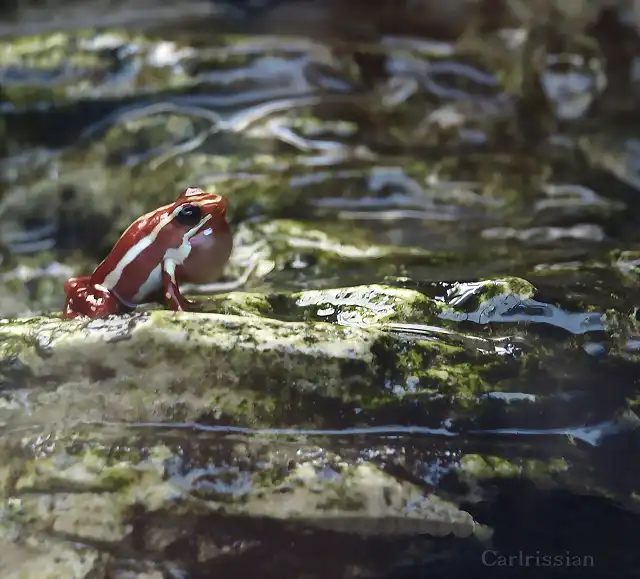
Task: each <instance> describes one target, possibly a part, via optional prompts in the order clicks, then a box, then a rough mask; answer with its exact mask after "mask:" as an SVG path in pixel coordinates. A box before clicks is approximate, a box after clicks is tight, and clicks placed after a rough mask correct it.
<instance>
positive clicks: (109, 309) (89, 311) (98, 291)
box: [63, 276, 126, 318]
mask: <svg viewBox="0 0 640 579" xmlns="http://www.w3.org/2000/svg"><path fill="white" fill-rule="evenodd" d="M88 278H89V276H83V277H76V278H72V279H70V280H68V281H67V282H65V284H64V293H65V294H66V296H67V299H66V302H65V304H64V310H63V315H64V317H65V318H75V317H76V316H81V315H82V316H88V317H90V318H104V317H106V316H110V315H113V314H119V313H123V312H124V311H126V309H125V308H124V307H123V305H122V304H121V303H120V301H119V300H118V298H116V297H115V296H114V295H113V294H112V293H111V292H110V291H109V290H108V289H107V288H103V287H101V286H99V285H95V284H91V283H89V281H88Z"/></svg>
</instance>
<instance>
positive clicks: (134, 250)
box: [102, 205, 199, 290]
mask: <svg viewBox="0 0 640 579" xmlns="http://www.w3.org/2000/svg"><path fill="white" fill-rule="evenodd" d="M166 207H168V206H166ZM182 207H183V205H178V207H176V208H175V209H174V210H173V211H172V212H171V213H170V214H169V215H166V216H165V217H163V218H162V219H160V221H158V224H157V225H156V226H155V227H154V228H153V229H152V230H151V233H149V234H148V235H145V236H144V237H143V238H142V239H140V240H139V241H138V242H136V243H135V244H134V245H132V246H131V247H130V248H129V249H128V250H127V252H126V253H125V254H124V255H123V256H122V259H121V260H120V261H119V262H118V263H117V264H116V266H115V267H114V268H113V269H112V270H111V271H110V272H109V273H108V274H107V276H106V277H105V278H104V281H103V282H102V285H103V286H104V287H106V288H108V289H110V290H113V288H115V287H116V286H117V285H118V282H119V281H120V278H121V277H122V272H123V271H124V270H125V268H126V267H127V266H128V265H130V264H131V263H133V262H134V261H135V259H136V258H137V257H138V256H139V255H140V254H141V253H142V252H143V251H144V250H145V249H147V247H149V246H150V245H151V244H153V243H154V242H155V240H156V239H157V238H158V235H160V232H161V231H162V230H163V229H164V228H165V227H166V226H167V225H169V223H171V222H172V221H173V219H174V218H175V216H176V215H177V214H178V213H179V212H180V211H181V209H182ZM164 209H165V207H161V208H160V209H156V211H154V212H153V213H156V212H158V211H162V210H164ZM133 225H135V223H134V224H132V225H130V226H129V228H131V227H133ZM197 227H199V224H198V225H197V226H196V228H197ZM129 228H128V229H127V231H128V230H129ZM127 231H125V232H124V233H123V234H122V236H123V237H124V236H125V235H126V234H127ZM189 231H191V230H189ZM188 234H189V232H187V235H188ZM182 244H183V245H184V239H183V243H182ZM150 273H151V272H150ZM145 284H146V281H145Z"/></svg>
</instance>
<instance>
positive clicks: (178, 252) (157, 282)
mask: <svg viewBox="0 0 640 579" xmlns="http://www.w3.org/2000/svg"><path fill="white" fill-rule="evenodd" d="M174 213H175V212H174ZM209 219H211V215H207V216H205V217H204V219H201V220H200V221H199V222H198V224H197V225H195V226H194V227H192V228H191V229H189V231H187V232H186V233H185V234H184V235H183V236H182V243H181V244H180V245H179V246H178V247H170V248H169V249H167V251H166V252H165V254H164V259H163V262H162V264H158V265H157V266H156V267H155V268H154V269H153V270H151V271H150V272H149V277H147V279H146V280H145V281H144V282H143V283H142V285H141V286H140V289H139V290H138V293H137V294H136V296H135V298H134V301H135V302H140V301H141V300H142V299H144V298H146V297H147V296H149V295H150V294H152V293H154V292H155V290H158V289H160V288H161V287H162V270H163V269H165V270H166V272H167V273H168V274H169V277H170V278H171V281H172V282H173V284H174V285H176V277H175V275H176V273H175V272H176V267H177V266H178V265H182V264H183V263H184V262H185V260H186V259H187V257H189V254H190V253H191V238H192V237H193V236H194V235H195V234H196V232H197V231H198V230H199V229H200V228H201V227H202V226H203V225H204V224H205V223H206V222H207V221H209Z"/></svg>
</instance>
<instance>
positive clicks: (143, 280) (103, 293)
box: [64, 187, 233, 318]
mask: <svg viewBox="0 0 640 579" xmlns="http://www.w3.org/2000/svg"><path fill="white" fill-rule="evenodd" d="M226 208H227V203H226V201H225V199H224V198H223V197H220V195H215V194H213V193H205V192H204V191H203V190H202V189H198V188H196V187H190V188H189V189H187V190H186V191H185V192H184V193H181V194H180V196H179V197H178V199H177V200H176V201H175V202H173V203H172V204H170V205H165V206H164V207H159V208H158V209H156V210H154V211H151V212H150V213H147V214H146V215H143V216H142V217H139V218H138V219H136V221H134V222H133V223H132V224H131V225H130V226H129V228H128V229H127V230H126V231H125V232H124V233H123V234H122V237H120V239H119V240H118V241H117V242H116V244H115V245H114V247H113V249H112V250H111V253H109V255H108V256H107V257H106V258H105V260H104V261H103V262H102V263H101V264H100V265H99V266H98V267H97V268H96V270H95V271H94V272H93V273H92V274H91V275H85V276H81V277H74V278H71V279H70V280H68V281H67V282H66V283H65V284H64V292H65V294H66V295H67V301H66V303H65V306H64V316H65V317H67V318H73V317H75V316H78V315H85V316H89V317H90V318H102V317H105V316H109V315H111V314H119V313H124V312H128V311H131V310H132V309H133V308H135V307H136V306H137V305H139V304H143V303H149V302H152V301H157V302H160V303H165V304H167V305H168V307H169V308H171V309H172V310H176V311H182V310H186V309H188V306H190V305H193V303H192V302H190V301H188V300H187V299H185V298H184V297H183V296H182V295H181V293H180V288H179V285H178V284H179V283H196V284H203V283H209V282H213V281H215V280H216V279H217V278H218V277H219V276H220V274H221V273H222V270H223V268H224V266H225V264H226V263H227V261H228V260H229V257H230V255H231V250H232V249H233V238H232V236H231V231H230V229H229V225H228V223H227V220H226V217H225V216H226Z"/></svg>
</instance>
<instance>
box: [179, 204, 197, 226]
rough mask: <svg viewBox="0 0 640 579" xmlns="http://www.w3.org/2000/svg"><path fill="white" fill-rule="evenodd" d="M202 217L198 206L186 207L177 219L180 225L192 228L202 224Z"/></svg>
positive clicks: (181, 210)
mask: <svg viewBox="0 0 640 579" xmlns="http://www.w3.org/2000/svg"><path fill="white" fill-rule="evenodd" d="M201 216H202V212H201V211H200V207H198V206H197V205H185V206H184V207H182V209H180V211H179V212H178V214H177V215H176V218H175V219H176V221H177V222H178V223H179V224H180V225H186V226H187V227H192V226H194V225H197V224H198V223H199V222H200V217H201Z"/></svg>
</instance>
